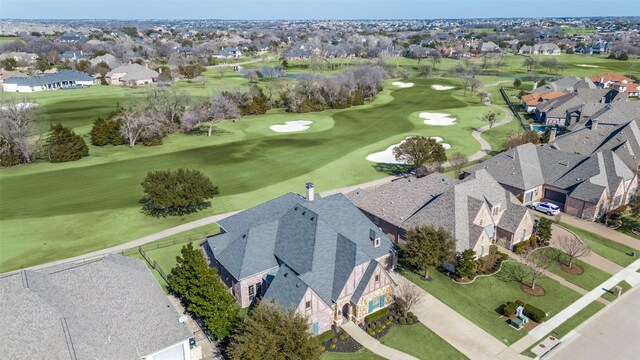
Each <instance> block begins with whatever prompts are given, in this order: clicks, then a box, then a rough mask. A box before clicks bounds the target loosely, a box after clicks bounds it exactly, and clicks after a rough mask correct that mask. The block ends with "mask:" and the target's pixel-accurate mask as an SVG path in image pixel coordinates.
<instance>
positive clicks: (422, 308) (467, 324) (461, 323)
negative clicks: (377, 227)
mask: <svg viewBox="0 0 640 360" xmlns="http://www.w3.org/2000/svg"><path fill="white" fill-rule="evenodd" d="M391 277H392V278H393V279H394V281H396V282H400V281H404V278H402V276H401V275H399V274H397V273H391ZM407 281H408V280H407ZM411 284H412V285H413V286H415V287H417V288H418V289H420V291H422V292H423V294H424V295H423V297H422V300H421V301H420V303H419V304H418V305H417V306H416V307H415V308H414V309H413V310H412V312H413V313H414V314H416V316H417V317H418V320H420V322H421V323H423V324H424V325H425V326H426V327H428V328H429V329H431V330H432V331H433V332H435V333H436V334H438V336H440V337H441V338H443V339H444V340H445V341H446V342H448V343H449V344H451V345H452V346H453V347H455V348H456V349H458V351H460V352H461V353H463V354H464V355H465V356H467V357H468V358H470V359H474V360H475V359H495V358H496V357H498V356H499V355H501V356H500V357H499V358H500V359H514V358H516V357H517V356H518V353H516V352H514V351H511V350H510V349H509V348H508V347H507V345H505V344H503V343H501V342H500V341H499V340H498V339H496V338H494V337H493V336H491V335H489V333H487V332H486V331H484V330H482V329H481V328H479V327H478V326H477V325H476V324H474V323H472V322H471V321H469V320H468V319H467V318H465V317H464V316H462V315H460V314H458V313H457V312H456V311H455V310H453V309H451V308H450V307H448V306H447V305H445V304H444V303H442V302H441V301H440V300H438V299H436V298H435V297H433V296H432V295H431V294H429V293H428V292H426V291H424V290H423V289H422V288H420V287H418V286H417V285H415V284H413V283H411Z"/></svg>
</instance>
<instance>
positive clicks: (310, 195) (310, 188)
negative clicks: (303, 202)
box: [304, 182, 313, 201]
mask: <svg viewBox="0 0 640 360" xmlns="http://www.w3.org/2000/svg"><path fill="white" fill-rule="evenodd" d="M304 186H305V188H307V199H308V200H309V201H313V183H312V182H308V183H306V184H305V185H304Z"/></svg>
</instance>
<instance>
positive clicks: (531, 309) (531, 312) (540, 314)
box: [524, 304, 547, 323]
mask: <svg viewBox="0 0 640 360" xmlns="http://www.w3.org/2000/svg"><path fill="white" fill-rule="evenodd" d="M524 314H525V316H527V317H529V318H530V319H531V320H533V321H535V322H537V323H541V322H543V321H544V319H545V318H546V317H547V314H546V313H545V312H544V311H542V310H540V309H538V308H537V307H535V306H533V305H531V304H526V305H525V306H524Z"/></svg>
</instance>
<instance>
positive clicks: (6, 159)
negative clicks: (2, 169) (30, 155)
mask: <svg viewBox="0 0 640 360" xmlns="http://www.w3.org/2000/svg"><path fill="white" fill-rule="evenodd" d="M20 160H21V158H20V153H19V152H18V151H16V148H15V146H14V145H13V144H11V143H9V142H7V141H5V140H4V139H2V138H0V166H14V165H18V164H20Z"/></svg>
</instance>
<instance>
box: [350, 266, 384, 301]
mask: <svg viewBox="0 0 640 360" xmlns="http://www.w3.org/2000/svg"><path fill="white" fill-rule="evenodd" d="M377 267H378V262H377V261H375V260H371V261H370V262H369V265H367V269H366V270H365V271H364V274H362V280H360V284H358V287H356V289H355V291H354V292H353V295H351V300H352V301H353V302H354V303H356V304H357V303H358V302H360V298H361V297H362V295H363V294H364V290H365V289H366V288H367V284H368V283H369V281H370V280H371V276H372V275H373V272H374V271H375V270H376V268H377Z"/></svg>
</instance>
